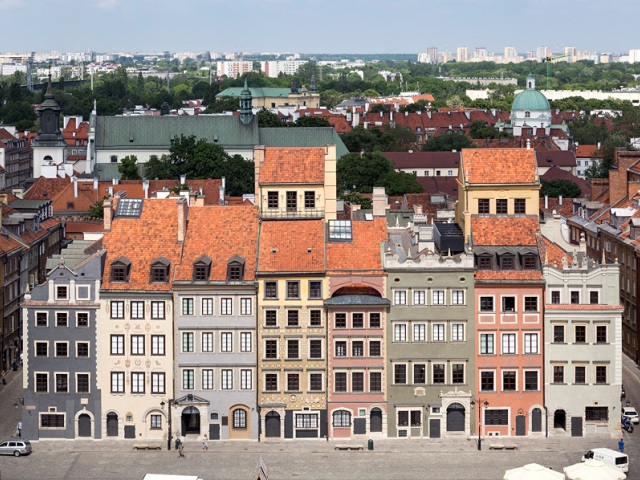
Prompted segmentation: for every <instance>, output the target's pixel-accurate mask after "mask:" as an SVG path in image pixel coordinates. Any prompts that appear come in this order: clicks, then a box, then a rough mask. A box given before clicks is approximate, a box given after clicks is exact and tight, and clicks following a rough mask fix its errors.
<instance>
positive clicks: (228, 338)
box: [220, 332, 233, 352]
mask: <svg viewBox="0 0 640 480" xmlns="http://www.w3.org/2000/svg"><path fill="white" fill-rule="evenodd" d="M220 351H221V352H233V332H222V333H221V334H220Z"/></svg>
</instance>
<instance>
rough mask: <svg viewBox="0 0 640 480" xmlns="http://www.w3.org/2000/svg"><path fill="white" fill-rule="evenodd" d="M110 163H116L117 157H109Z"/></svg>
mask: <svg viewBox="0 0 640 480" xmlns="http://www.w3.org/2000/svg"><path fill="white" fill-rule="evenodd" d="M111 163H118V156H117V155H111Z"/></svg>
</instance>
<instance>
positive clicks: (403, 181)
mask: <svg viewBox="0 0 640 480" xmlns="http://www.w3.org/2000/svg"><path fill="white" fill-rule="evenodd" d="M382 186H383V187H385V190H386V193H387V195H404V194H405V193H420V192H422V191H423V190H424V189H423V188H422V185H420V184H419V183H418V182H417V181H416V175H415V174H414V173H407V172H396V171H395V170H394V171H393V172H390V173H387V175H386V176H385V177H384V179H383V180H382Z"/></svg>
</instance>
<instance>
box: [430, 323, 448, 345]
mask: <svg viewBox="0 0 640 480" xmlns="http://www.w3.org/2000/svg"><path fill="white" fill-rule="evenodd" d="M431 341H432V342H446V341H447V335H446V331H445V324H444V323H432V324H431Z"/></svg>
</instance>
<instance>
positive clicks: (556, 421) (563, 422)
mask: <svg viewBox="0 0 640 480" xmlns="http://www.w3.org/2000/svg"><path fill="white" fill-rule="evenodd" d="M553 428H561V429H562V430H564V431H566V430H567V413H566V412H565V411H564V410H556V411H555V412H554V414H553Z"/></svg>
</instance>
